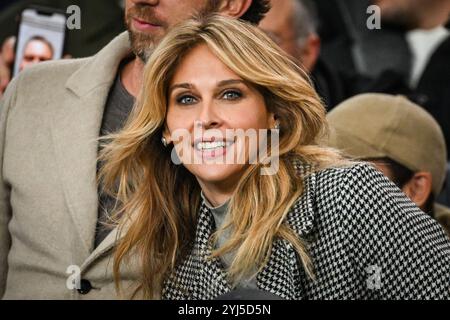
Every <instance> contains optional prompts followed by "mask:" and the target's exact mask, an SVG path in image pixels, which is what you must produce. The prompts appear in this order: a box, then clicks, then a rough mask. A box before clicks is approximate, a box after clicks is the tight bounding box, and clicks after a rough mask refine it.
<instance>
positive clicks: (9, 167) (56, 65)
mask: <svg viewBox="0 0 450 320" xmlns="http://www.w3.org/2000/svg"><path fill="white" fill-rule="evenodd" d="M128 54H130V48H129V42H128V36H127V35H126V34H125V33H124V34H121V35H120V36H118V37H117V38H116V39H115V40H113V41H112V42H111V43H110V44H109V45H108V46H107V47H105V48H104V49H103V50H102V51H100V52H99V53H98V54H97V55H96V56H94V57H91V58H86V59H78V60H65V61H57V62H50V63H43V64H40V65H38V66H36V67H33V68H31V69H29V70H26V71H24V72H23V73H22V74H21V75H20V76H19V77H18V78H17V79H16V80H14V81H13V82H12V83H11V85H10V87H9V88H8V91H7V93H6V94H5V96H4V99H3V100H2V101H1V104H0V111H1V115H0V152H1V157H0V177H1V184H0V297H2V296H3V298H5V299H115V298H117V296H116V293H115V289H114V282H113V280H112V259H111V258H112V249H113V247H114V243H115V240H116V238H117V236H118V232H117V231H116V230H114V231H113V232H111V234H110V235H109V236H108V237H107V238H106V239H105V240H104V241H103V242H102V243H101V244H100V245H99V247H97V248H96V249H95V250H94V247H93V244H94V235H95V228H96V222H97V206H98V204H97V202H98V199H97V197H98V196H97V187H96V157H97V150H98V143H97V138H98V135H99V132H100V125H101V120H102V115H103V108H104V105H105V102H106V99H107V95H108V92H109V90H110V87H111V86H112V83H113V81H114V79H115V76H116V71H117V68H118V65H119V63H120V61H121V60H122V59H123V58H124V57H125V56H127V55H128ZM69 266H79V267H80V270H81V277H82V278H83V279H86V280H88V281H89V282H90V283H91V284H92V287H93V289H92V290H91V291H90V292H89V293H88V294H86V295H81V294H79V293H78V291H76V290H69V289H68V287H67V285H66V282H67V280H68V277H69V276H70V274H68V273H66V272H67V270H68V268H69ZM72 268H73V269H71V270H69V271H70V272H72V274H73V272H74V270H76V267H72ZM123 278H124V281H123V285H124V286H125V287H128V286H132V285H134V284H135V282H134V281H133V279H136V272H133V271H132V270H131V268H130V269H125V272H124V274H123Z"/></svg>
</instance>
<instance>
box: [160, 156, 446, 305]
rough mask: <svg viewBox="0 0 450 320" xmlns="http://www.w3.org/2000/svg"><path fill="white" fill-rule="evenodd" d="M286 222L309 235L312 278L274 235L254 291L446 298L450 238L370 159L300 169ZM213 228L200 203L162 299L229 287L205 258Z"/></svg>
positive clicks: (208, 295)
mask: <svg viewBox="0 0 450 320" xmlns="http://www.w3.org/2000/svg"><path fill="white" fill-rule="evenodd" d="M305 168H307V167H303V168H302V171H303V172H305V171H307V169H305ZM287 223H288V224H289V225H290V226H291V227H292V228H293V229H294V230H295V231H296V232H297V233H298V235H299V237H301V238H302V239H305V240H307V241H308V243H309V254H310V256H311V257H312V259H313V265H314V275H315V278H314V280H312V279H310V278H308V277H307V276H306V274H305V272H304V270H303V268H302V266H301V264H300V263H299V261H298V258H297V255H296V253H295V251H294V248H293V247H292V245H291V244H289V243H287V242H286V241H284V240H277V241H276V243H274V245H273V250H272V253H271V257H270V260H269V262H268V264H267V265H266V266H265V268H264V269H263V270H262V271H261V272H260V273H259V274H258V276H257V285H258V287H259V288H260V289H261V290H264V291H267V292H271V293H273V294H276V295H278V296H280V297H282V298H285V299H449V298H450V240H449V239H448V238H447V236H446V235H445V234H444V231H443V230H442V228H441V227H440V226H439V225H438V224H437V223H436V222H435V221H434V220H433V219H431V218H430V217H429V216H427V215H426V214H424V213H423V212H422V211H420V210H419V209H418V208H417V207H416V206H415V205H414V204H413V203H412V202H411V201H409V199H407V198H406V197H405V195H404V194H403V193H402V192H401V191H400V190H399V189H398V188H397V187H396V186H395V185H394V184H392V183H391V182H390V181H389V180H387V179H386V178H385V177H384V176H383V175H382V174H381V173H379V172H378V171H377V170H376V169H374V168H372V167H371V166H369V165H364V164H357V165H354V166H351V167H347V168H333V169H327V170H323V171H319V172H316V173H311V174H308V175H305V192H304V193H303V195H302V196H301V197H300V198H299V200H298V201H297V202H296V204H295V206H294V207H293V208H292V210H291V212H290V213H289V215H288V217H287ZM213 228H214V223H213V217H212V214H211V212H210V211H209V209H208V208H207V207H206V206H205V205H204V204H203V205H202V206H201V208H200V213H199V218H198V227H197V234H196V240H195V245H194V249H193V250H192V252H191V254H190V255H189V256H188V257H187V258H186V260H185V261H184V262H183V263H181V264H180V265H179V266H178V267H177V268H176V270H175V272H174V273H173V274H172V275H171V276H170V277H169V278H168V279H167V281H166V282H165V286H164V290H163V298H165V299H214V298H216V297H218V296H220V295H222V294H224V293H227V292H229V291H230V290H231V287H230V285H229V284H228V283H227V280H226V274H225V272H224V271H223V269H222V265H221V262H220V259H212V260H211V259H208V256H209V254H210V253H211V247H210V244H209V241H208V239H209V237H210V235H211V234H212V233H213V231H214V230H213Z"/></svg>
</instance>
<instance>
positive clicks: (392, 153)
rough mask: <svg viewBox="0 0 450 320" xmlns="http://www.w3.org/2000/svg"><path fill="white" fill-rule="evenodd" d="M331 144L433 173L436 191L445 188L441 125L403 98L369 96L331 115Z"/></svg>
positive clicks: (351, 152) (350, 152) (341, 106)
mask: <svg viewBox="0 0 450 320" xmlns="http://www.w3.org/2000/svg"><path fill="white" fill-rule="evenodd" d="M327 119H328V122H329V126H330V136H329V138H328V139H329V140H328V144H329V146H331V147H334V148H336V149H339V150H341V151H342V152H343V153H344V154H346V155H348V156H350V157H353V158H357V159H373V158H385V157H387V158H390V159H392V160H394V161H396V162H398V163H399V164H401V165H403V166H405V167H406V168H408V169H409V170H411V171H413V172H418V171H426V172H430V173H431V175H432V184H433V185H432V190H433V194H434V195H438V194H439V193H440V191H441V189H442V186H443V183H444V180H445V173H446V164H447V151H446V145H445V139H444V135H443V133H442V130H441V128H440V127H439V124H438V123H437V122H436V120H434V118H433V117H432V116H431V115H430V114H429V113H428V112H426V111H425V110H424V109H423V108H421V107H420V106H418V105H416V104H414V103H412V102H411V101H409V100H408V99H406V98H405V97H403V96H393V95H387V94H378V93H369V94H361V95H357V96H355V97H353V98H350V99H348V100H346V101H344V102H342V103H341V104H339V105H338V106H337V107H335V108H334V109H333V110H332V111H331V112H330V113H329V114H328V115H327Z"/></svg>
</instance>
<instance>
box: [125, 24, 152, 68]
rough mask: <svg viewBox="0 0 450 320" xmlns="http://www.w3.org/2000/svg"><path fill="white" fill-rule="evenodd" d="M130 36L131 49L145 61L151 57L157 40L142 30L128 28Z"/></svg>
mask: <svg viewBox="0 0 450 320" xmlns="http://www.w3.org/2000/svg"><path fill="white" fill-rule="evenodd" d="M128 36H129V39H130V44H131V50H132V51H133V53H134V54H135V55H136V56H137V57H138V58H139V59H141V60H142V61H143V62H144V63H146V62H147V61H148V59H149V58H150V56H151V54H152V52H153V50H154V48H155V46H156V45H155V40H154V39H151V38H150V37H149V36H147V35H144V34H142V33H141V32H134V31H131V30H130V29H128Z"/></svg>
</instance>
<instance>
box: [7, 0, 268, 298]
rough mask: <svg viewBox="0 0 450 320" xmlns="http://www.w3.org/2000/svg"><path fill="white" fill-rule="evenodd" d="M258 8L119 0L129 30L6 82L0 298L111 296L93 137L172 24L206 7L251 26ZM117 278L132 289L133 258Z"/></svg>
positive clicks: (108, 239) (120, 105)
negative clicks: (91, 50)
mask: <svg viewBox="0 0 450 320" xmlns="http://www.w3.org/2000/svg"><path fill="white" fill-rule="evenodd" d="M267 9H268V3H267V1H264V0H219V1H207V0H189V1H178V0H145V1H144V0H139V1H138V0H127V1H126V8H125V10H126V19H125V20H126V23H127V27H128V31H129V35H127V34H121V35H119V36H118V37H117V38H116V39H114V40H113V41H112V42H111V43H110V44H109V45H107V46H106V47H105V48H104V49H103V50H102V51H100V52H99V53H98V54H97V55H95V56H93V57H90V58H86V59H78V60H66V61H58V62H49V63H42V64H39V65H37V66H35V67H31V68H29V69H28V70H25V71H24V72H23V73H21V74H20V75H19V77H18V78H16V79H15V80H13V82H12V83H11V84H10V86H9V87H8V89H7V92H6V94H5V96H4V99H3V100H2V101H1V103H0V152H1V153H0V179H1V182H0V297H3V298H5V299H70V298H72V299H114V298H116V297H117V295H116V292H115V287H114V281H113V278H112V264H113V261H112V253H113V248H114V244H115V242H116V240H117V238H118V237H120V234H119V233H118V232H117V230H113V231H111V232H109V230H108V232H105V230H104V229H102V228H101V225H102V224H101V223H100V222H101V221H106V220H107V217H104V215H105V212H104V210H102V209H103V207H106V208H108V207H109V204H108V199H107V197H103V195H102V194H101V193H100V196H99V193H98V192H97V185H96V174H97V169H98V167H97V166H98V165H97V161H96V158H97V155H98V148H99V147H98V142H97V139H98V137H99V134H100V135H102V134H105V133H108V132H111V131H115V130H118V129H120V127H121V126H122V125H123V122H124V121H125V120H126V116H127V115H128V113H129V111H130V109H131V106H132V104H133V100H134V96H136V94H137V93H138V90H139V87H140V82H141V78H142V71H143V66H144V62H145V61H146V60H147V59H148V57H149V55H150V54H151V52H152V49H153V48H154V46H155V45H156V44H157V43H158V42H159V41H160V40H161V38H162V37H163V36H164V35H165V34H166V33H167V30H169V29H170V28H171V27H172V26H174V25H175V24H176V23H178V22H180V21H182V20H184V19H187V18H189V17H190V16H192V15H193V14H195V13H198V12H210V11H214V12H219V13H220V14H224V15H227V16H230V17H242V18H244V19H247V20H249V21H251V22H254V23H257V22H258V21H259V19H260V18H261V17H262V15H263V14H264V13H265V12H266V11H267ZM130 43H131V46H130ZM124 108H125V109H124ZM155 156H157V155H155ZM109 200H110V199H109ZM99 207H100V209H99ZM99 221H100V222H99ZM121 276H122V286H123V287H124V289H127V288H129V289H130V290H132V289H134V282H133V280H134V279H136V277H137V269H136V265H134V264H133V263H130V265H129V266H124V267H122V274H121Z"/></svg>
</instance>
